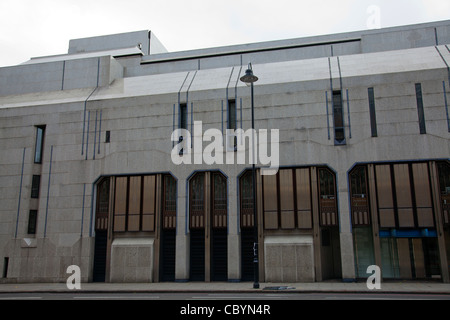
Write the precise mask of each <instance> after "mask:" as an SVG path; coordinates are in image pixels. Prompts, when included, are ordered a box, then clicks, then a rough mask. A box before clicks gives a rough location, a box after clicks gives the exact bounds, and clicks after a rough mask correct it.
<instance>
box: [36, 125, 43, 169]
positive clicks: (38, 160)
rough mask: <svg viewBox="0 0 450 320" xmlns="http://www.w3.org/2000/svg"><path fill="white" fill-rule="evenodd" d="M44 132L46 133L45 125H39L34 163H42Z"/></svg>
mask: <svg viewBox="0 0 450 320" xmlns="http://www.w3.org/2000/svg"><path fill="white" fill-rule="evenodd" d="M44 134H45V126H37V127H36V147H35V153H34V163H42V151H43V150H44Z"/></svg>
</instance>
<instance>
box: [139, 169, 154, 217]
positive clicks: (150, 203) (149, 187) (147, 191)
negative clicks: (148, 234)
mask: <svg viewBox="0 0 450 320" xmlns="http://www.w3.org/2000/svg"><path fill="white" fill-rule="evenodd" d="M155 190H156V176H145V177H144V199H143V202H142V212H143V213H144V214H155V202H156V199H155Z"/></svg>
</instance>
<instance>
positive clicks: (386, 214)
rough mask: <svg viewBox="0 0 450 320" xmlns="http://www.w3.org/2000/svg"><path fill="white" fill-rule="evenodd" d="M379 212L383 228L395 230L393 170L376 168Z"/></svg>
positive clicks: (387, 167)
mask: <svg viewBox="0 0 450 320" xmlns="http://www.w3.org/2000/svg"><path fill="white" fill-rule="evenodd" d="M375 174H376V185H377V198H378V212H379V221H380V227H381V228H391V227H392V228H395V226H396V224H395V214H394V201H393V199H392V182H391V168H390V166H389V165H377V166H375Z"/></svg>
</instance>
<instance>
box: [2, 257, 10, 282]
mask: <svg viewBox="0 0 450 320" xmlns="http://www.w3.org/2000/svg"><path fill="white" fill-rule="evenodd" d="M8 264H9V257H5V258H4V259H3V275H2V277H3V278H7V277H8Z"/></svg>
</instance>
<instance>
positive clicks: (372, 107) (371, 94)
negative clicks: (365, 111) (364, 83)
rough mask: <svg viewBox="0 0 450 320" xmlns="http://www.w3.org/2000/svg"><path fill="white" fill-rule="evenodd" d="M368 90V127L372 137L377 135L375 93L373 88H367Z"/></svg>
mask: <svg viewBox="0 0 450 320" xmlns="http://www.w3.org/2000/svg"><path fill="white" fill-rule="evenodd" d="M368 92H369V111H370V128H371V131H372V137H377V136H378V133H377V116H376V112H375V95H374V91H373V88H369V89H368Z"/></svg>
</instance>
